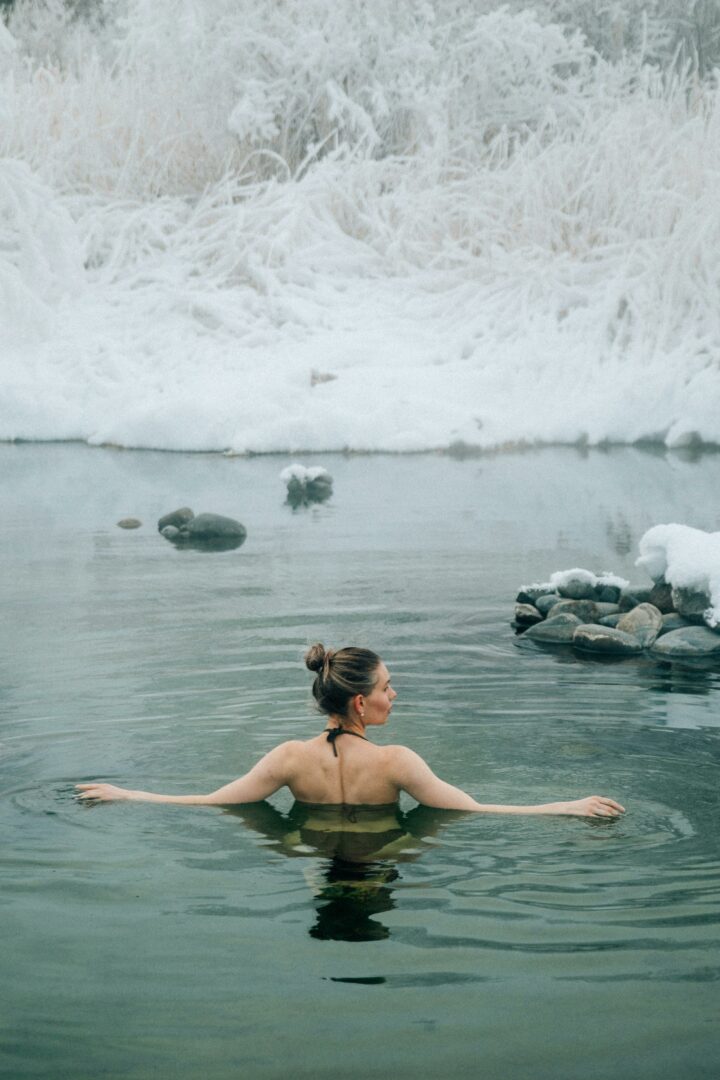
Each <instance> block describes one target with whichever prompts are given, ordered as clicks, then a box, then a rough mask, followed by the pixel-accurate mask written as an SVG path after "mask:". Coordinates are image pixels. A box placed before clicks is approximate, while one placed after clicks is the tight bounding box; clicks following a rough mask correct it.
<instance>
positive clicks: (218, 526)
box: [187, 514, 247, 540]
mask: <svg viewBox="0 0 720 1080" xmlns="http://www.w3.org/2000/svg"><path fill="white" fill-rule="evenodd" d="M187 534H188V537H189V538H190V540H229V539H237V538H241V540H244V539H245V537H246V536H247V529H246V528H245V526H244V525H241V524H240V522H239V521H236V520H235V518H229V517H223V516H222V514H198V516H197V517H194V518H192V520H191V521H189V522H188V524H187Z"/></svg>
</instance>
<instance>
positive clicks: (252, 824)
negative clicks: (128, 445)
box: [0, 445, 720, 1080]
mask: <svg viewBox="0 0 720 1080" xmlns="http://www.w3.org/2000/svg"><path fill="white" fill-rule="evenodd" d="M287 463H288V459H285V458H280V457H270V458H256V459H237V458H235V459H233V458H222V457H218V456H212V455H185V454H177V455H175V454H173V455H167V454H156V453H145V452H132V453H129V452H120V451H114V450H110V449H107V450H105V449H90V448H88V447H85V446H80V445H45V446H36V445H26V446H0V470H2V476H3V478H4V483H3V495H4V500H3V504H4V505H3V515H2V520H1V521H0V558H1V559H2V565H3V574H2V586H1V593H0V597H1V599H2V613H3V618H2V621H1V623H0V636H1V638H2V649H1V650H0V725H1V727H0V743H1V746H0V754H1V756H0V780H1V785H0V827H1V828H2V835H3V838H4V844H3V855H2V861H3V866H2V882H3V887H2V895H1V897H0V904H1V905H2V915H3V927H4V935H3V938H4V944H3V950H2V961H0V965H1V968H2V971H1V974H2V980H1V982H0V995H1V997H2V1009H1V1010H0V1024H1V1025H2V1044H3V1058H2V1066H1V1067H0V1068H2V1069H4V1073H3V1075H7V1076H9V1077H13V1078H25V1077H46V1076H47V1077H62V1076H68V1077H69V1076H73V1077H76V1076H81V1077H82V1076H98V1077H123V1078H125V1077H127V1078H131V1080H141V1078H142V1080H145V1078H149V1077H156V1076H163V1077H164V1076H167V1077H173V1078H179V1080H195V1078H197V1077H200V1076H202V1077H207V1078H210V1080H225V1078H230V1077H236V1076H247V1077H253V1078H258V1080H266V1078H275V1077H281V1076H286V1075H287V1074H288V1073H289V1072H291V1073H292V1075H294V1076H299V1077H308V1078H310V1077H313V1078H316V1077H317V1078H325V1077H327V1078H330V1077H333V1078H335V1077H337V1076H345V1077H357V1078H363V1080H364V1078H367V1077H378V1078H380V1077H386V1076H387V1075H389V1074H392V1075H395V1076H396V1077H398V1078H405V1077H407V1078H411V1077H418V1076H426V1077H435V1076H448V1077H453V1078H454V1077H475V1076H483V1077H485V1078H488V1080H494V1078H497V1080H509V1078H510V1080H515V1078H519V1080H524V1078H528V1080H546V1078H547V1080H565V1078H566V1080H575V1078H577V1077H578V1076H580V1075H582V1076H583V1077H590V1078H598V1080H601V1078H602V1080H605V1078H607V1077H610V1076H612V1077H613V1078H622V1080H624V1078H627V1080H630V1078H632V1080H660V1078H662V1080H676V1078H677V1077H678V1076H681V1075H682V1076H685V1077H689V1078H692V1080H694V1078H704V1077H708V1078H710V1077H713V1078H714V1077H715V1076H716V1075H717V1071H718V1055H719V1051H720V1029H719V1024H720V1010H719V1009H718V1004H717V982H718V978H719V977H720V958H719V956H718V946H717V937H718V933H717V930H718V926H717V924H718V914H719V907H720V905H719V901H720V851H719V844H718V826H717V813H718V801H719V798H718V783H717V767H718V752H719V749H720V708H719V706H720V674H719V673H718V672H717V671H715V670H712V669H710V670H706V671H688V670H686V669H683V668H671V667H666V666H660V665H658V664H656V663H653V662H651V661H648V660H640V661H637V660H626V661H622V662H618V663H613V664H607V663H596V662H593V661H592V660H588V659H578V658H576V657H575V656H574V655H573V654H572V652H570V651H569V650H560V651H554V652H548V651H543V650H540V649H538V648H533V647H529V646H522V645H521V644H520V645H518V641H517V639H516V638H515V636H514V635H513V633H512V630H511V627H510V623H509V620H510V615H511V611H512V601H513V598H514V595H515V592H516V591H517V588H518V586H519V585H520V584H523V583H526V582H529V581H533V580H537V579H543V578H546V577H547V576H548V575H549V574H550V573H551V572H552V571H553V570H557V569H565V568H569V567H572V566H578V565H579V566H586V567H588V568H589V569H595V570H598V571H599V570H604V569H609V570H613V571H615V572H617V573H620V574H624V576H626V577H630V578H632V579H633V580H636V581H640V580H641V577H640V576H639V575H638V574H637V572H636V571H635V570H634V569H633V560H634V555H635V552H636V548H637V541H638V539H639V537H640V536H641V535H642V533H643V532H644V531H645V529H647V528H648V527H649V526H651V525H653V524H656V523H659V522H665V521H680V522H684V523H687V524H690V525H694V526H697V527H700V528H705V529H717V528H719V527H720V520H719V518H720V512H718V510H717V504H716V492H717V489H718V481H719V480H720V475H719V474H720V456H717V455H708V456H703V457H700V458H698V459H696V460H693V459H692V458H684V457H682V456H680V455H665V454H655V453H650V452H646V451H642V450H637V449H633V450H628V449H625V450H611V451H607V452H604V453H603V452H599V451H598V452H593V453H589V454H583V453H580V452H577V451H574V450H568V449H548V450H544V451H537V452H534V453H528V454H517V455H495V456H486V457H479V458H472V457H471V458H467V459H465V460H459V459H453V458H450V457H446V456H435V455H419V456H417V457H392V456H388V457H353V456H348V457H343V456H337V457H330V456H323V457H322V458H321V459H319V460H318V461H317V462H309V463H322V464H324V465H326V466H327V467H328V468H329V469H330V470H331V472H332V473H333V475H334V476H335V493H334V495H333V498H332V499H331V500H330V501H329V502H328V503H326V504H324V505H322V506H317V507H314V508H310V509H300V510H297V511H293V510H291V508H289V507H288V506H286V505H284V501H283V500H284V489H283V485H282V484H281V483H280V481H279V480H278V473H279V472H280V470H281V469H282V468H283V467H284V466H285V465H286V464H287ZM184 504H187V505H190V506H192V507H193V509H194V510H195V511H196V512H201V511H205V510H214V511H217V512H219V513H227V514H231V515H232V516H236V517H239V518H240V520H242V521H243V523H244V524H245V525H246V527H247V529H248V539H247V541H246V543H245V544H244V545H243V547H241V548H239V549H238V550H236V551H230V552H223V553H208V554H205V553H203V552H198V551H184V550H177V549H175V548H173V547H172V546H171V545H170V544H168V543H166V542H165V541H164V540H163V539H162V538H161V537H160V536H158V534H157V532H156V531H155V528H154V522H155V520H156V519H157V518H158V517H159V516H160V515H161V514H163V513H165V512H167V511H168V510H170V509H173V508H175V507H176V506H181V505H184ZM128 515H134V516H138V517H140V518H141V519H142V520H143V522H144V523H145V524H144V527H143V528H142V529H139V530H136V531H134V532H125V531H122V530H120V529H118V528H117V527H116V525H115V522H116V521H117V520H118V519H119V518H121V517H125V516H128ZM316 639H320V640H323V641H324V642H325V643H326V644H328V645H341V644H343V643H350V642H353V643H359V644H364V645H368V646H370V647H372V648H375V649H376V650H377V651H379V652H380V653H381V654H382V655H383V657H384V658H385V659H386V661H387V663H388V665H389V667H390V669H391V671H392V673H393V677H394V685H395V686H396V689H397V690H398V692H399V698H398V701H397V704H396V706H395V708H394V710H393V715H392V721H391V724H390V726H389V727H388V728H387V729H384V730H383V731H382V732H378V733H377V735H375V734H374V737H377V739H378V741H382V742H387V741H399V742H404V743H407V744H409V745H411V746H413V747H414V748H415V749H416V750H418V751H419V752H420V753H421V754H423V755H424V756H425V757H426V758H427V759H428V760H429V761H430V763H431V764H432V766H433V768H434V769H435V771H436V772H437V773H439V774H440V775H441V776H443V777H444V778H446V779H448V780H451V781H452V782H454V783H457V784H459V785H460V786H462V787H464V788H466V789H467V790H469V791H470V792H471V793H472V794H473V795H475V796H476V797H478V798H479V799H481V800H485V801H493V802H495V801H497V802H501V801H515V802H537V801H547V800H551V799H555V798H561V797H573V796H580V795H583V794H590V793H598V794H608V795H611V796H614V797H616V798H619V799H620V800H621V801H622V802H623V803H624V804H625V805H626V806H627V808H628V814H627V816H626V817H625V818H624V819H623V820H622V821H619V822H615V823H607V822H587V821H581V820H574V819H564V818H521V817H508V818H505V817H497V816H487V817H486V816H473V815H462V814H451V813H443V812H438V811H428V810H426V809H423V808H415V807H414V804H413V803H412V801H411V800H407V801H404V802H403V803H402V804H401V807H400V808H399V810H398V811H397V812H396V813H395V812H392V811H390V812H389V811H387V810H386V809H385V810H382V811H380V810H378V811H374V812H371V813H369V814H364V815H360V818H359V820H358V821H357V822H354V823H351V824H350V825H349V824H348V823H347V822H343V821H342V820H338V819H337V818H335V819H334V818H333V814H332V813H331V812H330V811H325V812H323V813H320V814H319V815H318V814H315V815H314V816H313V815H309V812H308V811H307V810H306V809H304V808H302V807H298V806H294V805H293V801H292V799H291V797H290V796H289V795H287V794H286V793H282V794H279V795H278V796H276V797H274V798H273V799H272V800H271V802H269V803H266V804H260V805H257V806H253V807H244V808H237V809H236V810H232V811H223V810H218V809H212V808H185V807H172V806H148V805H142V804H113V805H103V806H98V807H94V808H90V807H87V806H82V805H79V804H77V803H76V802H74V801H73V799H72V785H73V783H74V782H76V781H81V780H85V779H105V780H108V781H110V782H114V783H118V784H122V785H128V786H133V787H143V788H149V789H153V790H163V791H174V792H178V793H186V792H190V791H198V790H211V789H213V788H214V787H217V786H219V785H220V784H221V783H224V782H226V781H227V780H229V779H231V778H233V777H235V776H237V775H239V774H241V773H242V772H244V771H245V770H246V769H247V768H248V767H249V766H250V765H251V764H252V763H253V762H254V761H255V760H257V758H258V757H259V756H260V754H262V753H263V752H264V751H266V750H267V749H269V748H270V747H271V746H273V745H274V744H275V743H276V742H277V741H279V740H280V739H282V738H287V737H293V738H297V737H300V738H302V737H306V736H310V735H312V734H314V733H315V732H316V731H317V730H318V728H319V726H320V721H319V720H318V718H317V717H316V716H315V715H314V714H313V712H312V709H311V708H310V696H309V685H310V676H309V673H308V672H306V671H305V669H304V667H303V665H302V661H301V657H302V652H303V650H304V648H305V647H306V645H307V644H308V643H310V642H311V641H313V640H316Z"/></svg>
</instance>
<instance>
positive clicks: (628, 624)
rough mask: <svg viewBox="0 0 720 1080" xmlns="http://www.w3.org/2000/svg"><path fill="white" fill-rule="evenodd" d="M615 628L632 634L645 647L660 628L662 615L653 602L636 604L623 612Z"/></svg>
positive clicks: (650, 642)
mask: <svg viewBox="0 0 720 1080" xmlns="http://www.w3.org/2000/svg"><path fill="white" fill-rule="evenodd" d="M617 629H618V630H621V631H623V632H624V633H626V634H632V635H633V637H636V638H637V639H638V641H639V642H640V644H641V646H642V647H643V649H647V648H649V647H650V646H651V645H652V643H653V641H654V640H655V638H656V637H657V636H658V634H659V633H660V631H661V629H662V615H661V614H660V612H659V611H658V609H657V608H656V607H655V606H654V605H653V604H638V606H637V607H634V608H633V609H632V611H627V612H625V613H624V614H623V616H622V618H621V619H620V621H619V622H618V624H617Z"/></svg>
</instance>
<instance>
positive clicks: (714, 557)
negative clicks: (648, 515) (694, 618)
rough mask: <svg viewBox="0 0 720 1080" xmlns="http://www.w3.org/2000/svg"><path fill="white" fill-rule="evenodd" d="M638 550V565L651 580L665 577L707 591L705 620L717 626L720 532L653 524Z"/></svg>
mask: <svg viewBox="0 0 720 1080" xmlns="http://www.w3.org/2000/svg"><path fill="white" fill-rule="evenodd" d="M639 550H640V555H639V557H638V559H637V565H638V566H641V567H642V568H643V569H644V570H646V571H647V573H648V574H649V575H650V577H651V578H652V579H653V580H658V579H659V578H661V577H664V579H665V581H666V582H667V583H668V584H669V585H672V586H673V587H674V588H683V589H692V590H694V591H697V592H704V593H706V594H707V595H708V596H709V597H710V606H709V607H708V609H707V611H706V612H705V620H706V622H707V623H708V625H709V626H712V627H716V626H718V625H720V532H711V533H708V532H703V531H702V530H701V529H693V528H691V527H690V526H689V525H677V524H672V525H655V526H654V527H653V528H652V529H648V531H647V532H646V533H645V534H644V536H643V537H642V538H641V540H640V544H639Z"/></svg>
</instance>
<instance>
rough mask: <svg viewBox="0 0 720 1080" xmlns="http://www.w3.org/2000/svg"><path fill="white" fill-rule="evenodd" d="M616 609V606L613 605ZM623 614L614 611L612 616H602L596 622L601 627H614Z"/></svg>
mask: <svg viewBox="0 0 720 1080" xmlns="http://www.w3.org/2000/svg"><path fill="white" fill-rule="evenodd" d="M615 606H616V607H617V604H616V605H615ZM624 614H625V613H624V612H622V611H616V612H615V613H614V614H613V615H603V616H602V618H600V619H599V620H598V621H599V623H600V625H601V626H612V627H615V626H617V624H618V623H619V622H620V620H621V619H622V618H623V616H624Z"/></svg>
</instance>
